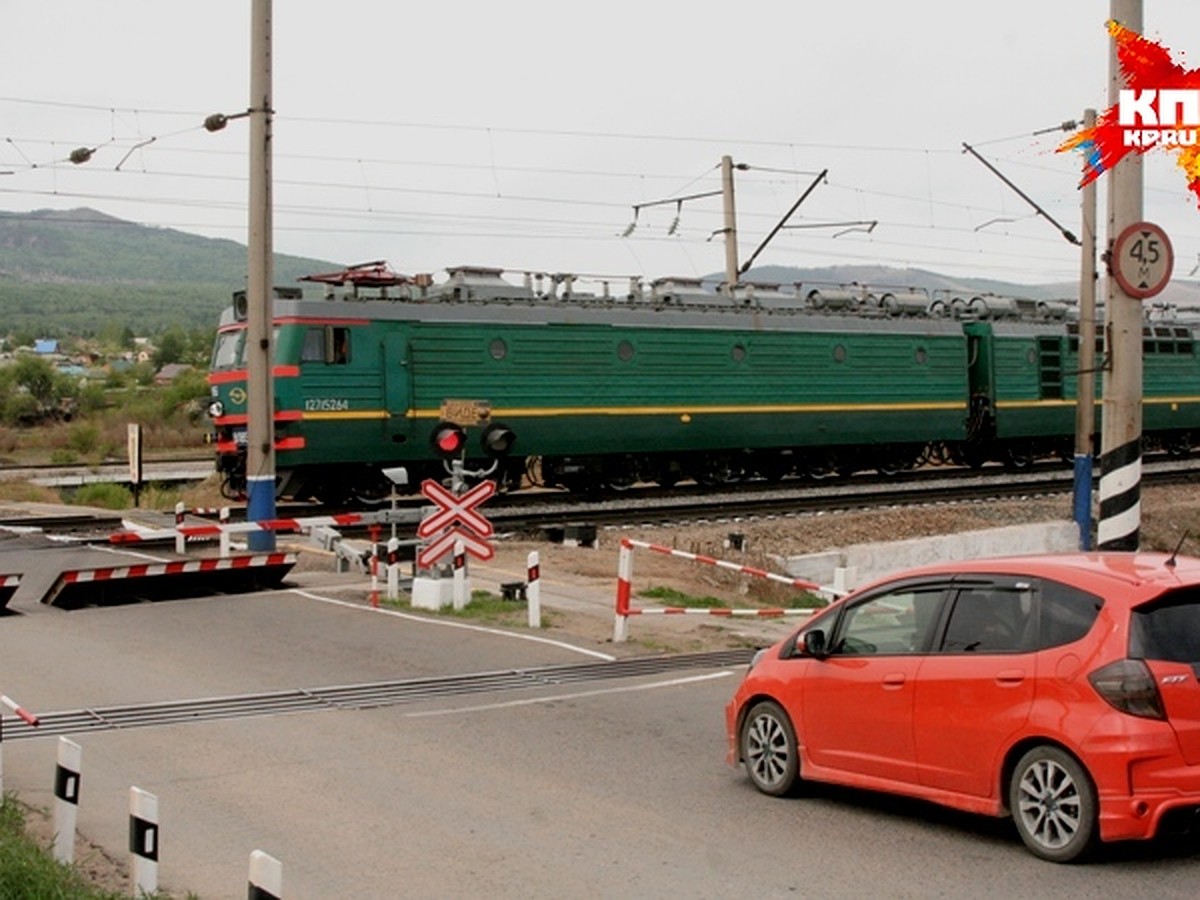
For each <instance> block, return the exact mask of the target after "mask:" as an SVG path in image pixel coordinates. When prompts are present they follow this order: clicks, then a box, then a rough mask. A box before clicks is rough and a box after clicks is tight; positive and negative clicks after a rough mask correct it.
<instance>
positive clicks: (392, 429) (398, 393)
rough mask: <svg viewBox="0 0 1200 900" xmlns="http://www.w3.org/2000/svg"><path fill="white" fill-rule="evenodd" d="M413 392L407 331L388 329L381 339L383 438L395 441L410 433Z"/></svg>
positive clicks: (398, 441)
mask: <svg viewBox="0 0 1200 900" xmlns="http://www.w3.org/2000/svg"><path fill="white" fill-rule="evenodd" d="M412 393H413V384H412V369H411V366H410V365H409V352H408V332H407V331H393V332H389V333H388V334H386V335H384V338H383V397H384V405H385V407H386V409H387V413H388V415H387V418H386V419H385V420H384V429H385V437H386V438H387V439H388V440H390V441H393V442H394V443H397V444H403V443H405V442H406V441H408V439H409V438H410V437H411V436H412V427H413V420H412V418H411V416H410V415H409V413H410V411H411V410H412Z"/></svg>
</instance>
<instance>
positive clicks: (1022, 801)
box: [1008, 745, 1096, 862]
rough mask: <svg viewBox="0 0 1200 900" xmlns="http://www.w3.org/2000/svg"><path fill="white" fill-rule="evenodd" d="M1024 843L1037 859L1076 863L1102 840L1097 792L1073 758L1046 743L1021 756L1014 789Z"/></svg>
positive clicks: (1011, 792) (1014, 813) (1014, 811)
mask: <svg viewBox="0 0 1200 900" xmlns="http://www.w3.org/2000/svg"><path fill="white" fill-rule="evenodd" d="M1008 803H1009V808H1010V809H1011V810H1012V816H1013V821H1014V822H1015V823H1016V826H1017V831H1018V833H1020V835H1021V840H1023V841H1024V842H1025V846H1026V847H1028V848H1029V849H1030V850H1031V851H1032V852H1033V854H1034V855H1035V856H1040V857H1041V858H1042V859H1048V860H1050V861H1052V862H1071V861H1072V860H1076V859H1079V858H1080V857H1081V856H1083V855H1085V854H1086V853H1087V852H1088V851H1089V850H1090V849H1091V848H1092V846H1093V844H1094V842H1095V839H1096V789H1095V787H1094V786H1093V785H1092V779H1091V778H1090V777H1089V776H1088V773H1087V771H1086V770H1085V769H1084V768H1083V766H1081V765H1080V764H1079V762H1078V761H1077V760H1076V759H1075V758H1074V757H1073V756H1071V755H1070V754H1068V753H1066V752H1064V751H1063V750H1060V749H1058V748H1057V747H1051V746H1046V745H1043V746H1041V747H1034V748H1033V749H1032V750H1030V751H1029V752H1028V753H1026V754H1025V755H1024V756H1022V757H1021V759H1020V761H1019V762H1018V763H1017V767H1016V769H1015V770H1014V771H1013V776H1012V781H1011V782H1010V783H1009V788H1008Z"/></svg>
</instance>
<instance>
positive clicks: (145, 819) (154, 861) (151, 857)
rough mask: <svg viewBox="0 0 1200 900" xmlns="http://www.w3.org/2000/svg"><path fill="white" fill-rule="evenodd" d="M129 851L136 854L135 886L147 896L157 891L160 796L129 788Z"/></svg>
mask: <svg viewBox="0 0 1200 900" xmlns="http://www.w3.org/2000/svg"><path fill="white" fill-rule="evenodd" d="M129 852H130V853H131V854H133V887H134V890H135V891H136V892H137V896H139V897H144V896H149V895H151V894H154V893H155V892H156V891H157V890H158V797H157V796H155V795H154V794H151V793H149V792H148V791H143V790H142V789H141V788H137V787H131V788H130V789H129Z"/></svg>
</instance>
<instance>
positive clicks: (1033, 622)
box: [941, 585, 1037, 653]
mask: <svg viewBox="0 0 1200 900" xmlns="http://www.w3.org/2000/svg"><path fill="white" fill-rule="evenodd" d="M1036 640H1037V611H1036V608H1035V604H1034V592H1033V589H1032V587H1031V586H1029V585H1016V586H999V585H996V586H987V587H971V588H964V589H962V590H960V591H958V596H957V597H956V598H955V600H954V606H953V608H952V609H951V610H950V620H949V622H947V624H946V634H945V637H943V639H942V647H941V652H942V653H1021V652H1028V651H1030V650H1032V649H1034V645H1035V643H1036Z"/></svg>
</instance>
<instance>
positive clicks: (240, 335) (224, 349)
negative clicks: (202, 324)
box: [212, 328, 246, 372]
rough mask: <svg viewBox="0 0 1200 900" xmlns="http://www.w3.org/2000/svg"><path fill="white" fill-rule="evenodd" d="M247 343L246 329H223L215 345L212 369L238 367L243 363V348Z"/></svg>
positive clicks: (216, 370) (215, 370)
mask: <svg viewBox="0 0 1200 900" xmlns="http://www.w3.org/2000/svg"><path fill="white" fill-rule="evenodd" d="M245 344H246V329H244V328H239V329H238V330H237V331H222V332H220V333H219V334H218V335H217V343H216V346H215V347H213V356H212V370H213V371H214V372H219V371H221V370H222V369H237V368H240V367H241V366H242V365H243V361H242V360H243V357H242V348H243V347H244V346H245Z"/></svg>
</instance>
